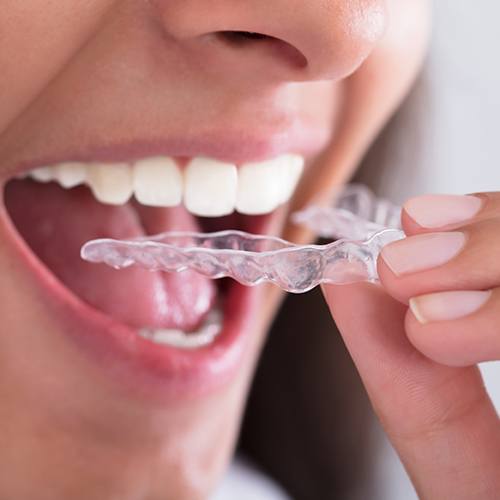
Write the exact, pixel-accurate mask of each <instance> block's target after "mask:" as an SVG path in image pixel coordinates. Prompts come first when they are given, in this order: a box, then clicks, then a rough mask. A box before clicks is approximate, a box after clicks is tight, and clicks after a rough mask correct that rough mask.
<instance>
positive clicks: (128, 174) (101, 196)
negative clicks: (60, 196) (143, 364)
mask: <svg viewBox="0 0 500 500" xmlns="http://www.w3.org/2000/svg"><path fill="white" fill-rule="evenodd" d="M303 166H304V159H303V158H302V157H301V156H298V155H293V154H288V155H282V156H279V157H277V158H275V159H273V160H267V161H263V162H255V163H245V164H242V165H241V166H239V167H237V166H236V165H235V164H233V163H225V162H222V161H219V160H214V159H211V158H203V157H199V158H194V159H192V160H191V161H190V163H189V164H188V165H187V167H186V168H185V169H181V168H179V166H178V165H177V163H176V162H175V160H173V159H172V158H169V157H154V158H146V159H142V160H138V161H136V162H135V163H133V164H129V163H100V162H93V163H81V162H65V163H60V164H57V165H54V166H47V167H41V168H37V169H35V170H32V171H31V172H29V174H28V175H29V176H30V177H32V178H33V179H35V180H36V181H38V182H49V181H53V180H54V181H57V182H58V183H59V184H60V185H61V186H62V187H64V188H71V187H74V186H77V185H79V184H87V185H88V186H89V187H90V189H91V190H92V192H93V194H94V196H95V197H96V199H97V200H98V201H100V202H101V203H108V204H113V205H121V204H123V203H126V202H127V201H128V200H129V199H130V197H131V196H132V195H135V198H136V199H137V201H138V202H139V203H141V204H143V205H149V206H161V207H171V206H175V205H178V204H179V203H181V201H182V200H184V204H185V206H186V208H187V209H188V210H189V211H190V212H191V213H193V214H196V215H201V216H206V217H220V216H223V215H228V214H230V213H231V212H233V211H234V210H235V209H236V210H237V211H238V212H241V213H243V214H252V215H256V214H264V213H268V212H271V211H273V210H274V209H276V208H277V207H278V206H279V205H281V204H282V203H286V202H287V201H288V200H289V199H290V198H291V196H292V194H293V192H294V191H295V187H296V186H297V182H298V180H299V178H300V175H301V173H302V170H303Z"/></svg>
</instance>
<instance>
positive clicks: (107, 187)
mask: <svg viewBox="0 0 500 500" xmlns="http://www.w3.org/2000/svg"><path fill="white" fill-rule="evenodd" d="M87 182H88V184H89V186H90V189H92V192H93V193H94V196H95V197H96V199H97V200H98V201H100V202H101V203H108V204H110V205H123V204H124V203H126V202H127V201H128V200H129V198H130V197H131V196H132V169H131V167H130V166H129V165H127V164H126V163H92V164H89V165H87Z"/></svg>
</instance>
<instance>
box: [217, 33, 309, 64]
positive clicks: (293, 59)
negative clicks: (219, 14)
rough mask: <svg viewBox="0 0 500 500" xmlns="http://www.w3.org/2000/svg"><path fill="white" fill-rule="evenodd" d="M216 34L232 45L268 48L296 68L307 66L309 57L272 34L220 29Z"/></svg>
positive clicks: (248, 47) (269, 51) (271, 52)
mask: <svg viewBox="0 0 500 500" xmlns="http://www.w3.org/2000/svg"><path fill="white" fill-rule="evenodd" d="M215 36H216V37H217V38H219V40H221V41H222V42H224V43H225V44H227V45H229V46H232V47H239V48H247V49H250V48H254V49H262V50H266V51H268V53H270V54H271V55H274V56H275V57H278V58H279V59H282V60H285V61H286V62H287V63H288V64H290V65H291V66H294V67H296V68H305V67H306V66H307V59H306V57H305V56H304V54H302V52H300V51H299V50H298V49H296V48H295V47H294V46H293V45H291V44H289V43H288V42H285V41H284V40H281V39H279V38H275V37H273V36H270V35H265V34H263V33H257V32H255V31H218V32H216V33H215Z"/></svg>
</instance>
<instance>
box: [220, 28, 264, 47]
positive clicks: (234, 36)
mask: <svg viewBox="0 0 500 500" xmlns="http://www.w3.org/2000/svg"><path fill="white" fill-rule="evenodd" d="M217 35H218V36H219V37H220V38H222V39H224V40H226V41H227V42H229V43H234V44H240V43H245V42H248V41H250V40H265V39H268V38H273V37H271V36H268V35H264V34H262V33H256V32H254V31H219V32H218V33H217Z"/></svg>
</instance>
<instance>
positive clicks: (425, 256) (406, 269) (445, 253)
mask: <svg viewBox="0 0 500 500" xmlns="http://www.w3.org/2000/svg"><path fill="white" fill-rule="evenodd" d="M499 254H500V217H495V218H491V219H484V220H481V221H478V222H475V223H473V224H470V225H467V226H461V227H459V228H457V229H455V230H453V231H448V232H432V233H425V234H418V235H414V236H409V237H408V238H405V239H403V240H400V241H396V242H394V243H391V244H389V245H387V246H386V247H384V248H383V249H382V252H381V254H380V257H379V259H378V273H379V276H380V280H381V282H382V284H383V286H384V288H385V289H386V290H387V292H388V293H389V294H391V295H392V296H393V297H395V298H397V299H398V300H400V301H401V302H403V303H408V301H409V299H411V298H412V297H416V296H419V295H425V294H429V293H433V292H440V291H447V290H489V289H491V288H495V287H496V286H498V285H499V284H500V261H499V259H498V255H499Z"/></svg>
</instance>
